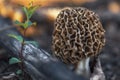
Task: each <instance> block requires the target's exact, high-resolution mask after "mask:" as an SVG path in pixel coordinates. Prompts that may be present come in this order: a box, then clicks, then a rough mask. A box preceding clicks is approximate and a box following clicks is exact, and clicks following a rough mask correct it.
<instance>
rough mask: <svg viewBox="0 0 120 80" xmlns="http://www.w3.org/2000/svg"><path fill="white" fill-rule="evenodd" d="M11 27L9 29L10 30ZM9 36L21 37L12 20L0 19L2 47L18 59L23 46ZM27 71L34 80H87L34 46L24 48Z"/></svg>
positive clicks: (0, 41) (0, 43) (0, 42)
mask: <svg viewBox="0 0 120 80" xmlns="http://www.w3.org/2000/svg"><path fill="white" fill-rule="evenodd" d="M8 27H9V29H8ZM8 34H15V35H20V33H19V32H17V30H16V29H15V28H14V27H13V25H12V23H11V21H10V20H7V19H4V18H1V17H0V45H1V46H3V47H4V48H5V49H7V51H9V53H8V54H10V53H11V55H12V56H16V57H18V54H19V52H20V47H21V44H20V42H19V41H17V40H16V39H14V38H11V37H9V36H8ZM23 56H24V63H25V69H26V71H27V73H28V74H29V75H30V76H31V77H32V78H33V80H41V78H42V80H87V79H85V78H84V77H82V76H78V75H76V74H75V73H73V72H72V71H70V70H69V69H68V68H67V67H66V66H65V65H64V64H63V63H62V62H60V61H58V60H56V59H55V58H53V57H52V56H51V55H50V54H49V53H47V52H46V51H44V50H43V49H39V48H37V47H35V46H33V45H32V44H27V45H25V46H24V50H23Z"/></svg>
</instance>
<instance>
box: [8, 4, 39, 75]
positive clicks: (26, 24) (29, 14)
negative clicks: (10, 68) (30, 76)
mask: <svg viewBox="0 0 120 80" xmlns="http://www.w3.org/2000/svg"><path fill="white" fill-rule="evenodd" d="M38 7H39V6H33V5H32V2H31V3H30V6H29V7H23V8H22V9H23V11H24V13H25V16H26V20H25V21H24V22H19V21H17V20H16V21H15V24H17V25H18V26H20V27H22V28H23V29H24V33H23V37H25V35H26V31H27V30H28V28H29V27H31V26H32V25H36V23H35V22H31V20H30V18H31V17H32V15H33V13H34V12H35V10H36V9H37V8H38ZM8 36H10V37H12V38H15V39H16V40H18V41H19V42H20V43H21V50H20V53H19V59H20V60H19V59H17V58H14V57H13V58H11V59H10V60H9V63H10V64H14V63H19V62H21V70H22V71H23V60H24V59H23V48H24V45H25V44H33V45H34V46H38V44H37V42H35V41H25V39H24V38H23V37H22V36H19V35H15V34H8ZM17 73H21V71H18V72H17Z"/></svg>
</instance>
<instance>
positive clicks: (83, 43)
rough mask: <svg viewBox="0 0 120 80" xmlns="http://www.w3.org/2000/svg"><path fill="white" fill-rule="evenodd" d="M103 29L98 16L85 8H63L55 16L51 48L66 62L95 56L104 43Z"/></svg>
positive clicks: (71, 62)
mask: <svg viewBox="0 0 120 80" xmlns="http://www.w3.org/2000/svg"><path fill="white" fill-rule="evenodd" d="M104 34H105V31H104V29H103V27H102V24H101V22H100V20H99V17H98V15H97V14H96V13H94V12H93V11H90V10H88V9H86V8H82V7H77V8H65V9H63V10H62V11H61V12H60V13H59V14H58V16H57V18H56V21H55V24H54V31H53V41H52V49H53V53H54V55H55V56H56V57H58V58H59V59H61V60H62V61H63V62H65V63H67V64H77V63H78V62H79V61H80V60H82V59H84V58H87V57H91V56H96V55H98V54H99V53H100V51H101V49H102V48H103V46H104V45H105V37H104Z"/></svg>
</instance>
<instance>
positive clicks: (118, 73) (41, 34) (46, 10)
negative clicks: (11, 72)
mask: <svg viewBox="0 0 120 80" xmlns="http://www.w3.org/2000/svg"><path fill="white" fill-rule="evenodd" d="M29 1H30V0H0V16H2V17H5V18H9V19H10V20H12V21H13V22H14V21H15V20H19V21H21V22H22V21H24V19H25V17H24V13H23V11H22V10H21V5H24V6H27V5H28V2H29ZM33 5H40V8H38V9H37V11H36V12H35V13H34V15H33V17H32V18H31V20H32V21H36V22H37V26H34V27H31V28H30V29H29V30H28V31H27V35H26V37H27V38H30V39H31V38H32V39H34V40H36V41H38V42H39V43H40V46H41V47H42V48H43V49H45V50H46V51H48V52H50V53H51V42H52V41H51V40H52V37H51V35H52V31H53V27H54V20H55V18H56V16H57V15H58V13H59V12H60V10H61V9H63V8H65V7H86V8H88V9H90V10H93V11H95V12H96V13H97V14H98V15H99V16H100V20H101V22H102V25H103V27H104V29H105V30H106V39H107V40H106V45H105V47H104V49H103V51H102V54H101V55H100V58H101V64H102V68H103V71H104V73H105V76H106V80H120V62H119V60H120V0H33ZM16 28H17V29H18V30H19V31H20V32H21V33H23V30H22V29H21V28H20V27H17V26H16ZM3 53H6V49H3V48H2V47H0V54H3ZM2 64H4V63H3V62H2V59H1V57H0V65H2ZM0 68H1V67H0Z"/></svg>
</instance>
